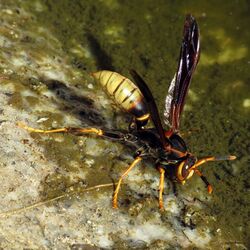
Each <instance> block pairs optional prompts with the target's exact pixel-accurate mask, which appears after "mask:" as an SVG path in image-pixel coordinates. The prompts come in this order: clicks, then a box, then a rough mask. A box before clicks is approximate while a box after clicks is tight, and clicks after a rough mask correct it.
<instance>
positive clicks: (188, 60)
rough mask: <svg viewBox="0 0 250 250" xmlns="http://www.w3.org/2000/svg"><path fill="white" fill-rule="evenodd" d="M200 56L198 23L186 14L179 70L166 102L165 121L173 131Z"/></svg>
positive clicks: (176, 127)
mask: <svg viewBox="0 0 250 250" xmlns="http://www.w3.org/2000/svg"><path fill="white" fill-rule="evenodd" d="M199 57H200V39H199V29H198V24H197V22H196V21H195V19H194V17H193V16H191V15H187V16H186V20H185V24H184V30H183V40H182V45H181V51H180V58H179V64H178V69H177V72H176V74H175V76H174V78H173V80H172V82H171V84H170V87H169V90H168V95H167V97H166V102H165V111H164V117H165V122H166V123H167V124H168V125H170V127H171V129H172V130H173V131H177V130H178V129H179V124H180V116H181V112H182V110H183V107H184V103H185V97H186V95H187V92H188V87H189V85H190V82H191V78H192V74H193V72H194V70H195V68H196V65H197V63H198V61H199Z"/></svg>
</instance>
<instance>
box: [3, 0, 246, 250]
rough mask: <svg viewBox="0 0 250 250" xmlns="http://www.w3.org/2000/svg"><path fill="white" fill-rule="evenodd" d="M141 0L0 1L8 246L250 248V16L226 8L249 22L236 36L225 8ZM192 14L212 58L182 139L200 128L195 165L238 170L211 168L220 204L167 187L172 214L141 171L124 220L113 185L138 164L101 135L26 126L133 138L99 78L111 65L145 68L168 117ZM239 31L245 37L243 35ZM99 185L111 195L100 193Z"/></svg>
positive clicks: (123, 196) (126, 189)
mask: <svg viewBox="0 0 250 250" xmlns="http://www.w3.org/2000/svg"><path fill="white" fill-rule="evenodd" d="M135 3H137V1H130V2H129V3H126V4H125V3H123V4H122V3H121V2H120V1H115V0H111V1H95V2H92V1H60V3H55V2H54V1H42V0H40V1H4V0H3V1H1V2H0V14H1V19H0V22H1V27H0V63H1V64H0V72H1V74H0V86H1V89H0V156H1V158H0V159H1V160H0V171H1V175H0V180H1V184H2V185H1V191H0V195H1V202H0V209H1V210H0V218H1V220H0V239H1V240H0V247H2V248H4V249H10V248H11V249H20V248H31V249H32V248H34V249H36V248H41V249H183V248H184V249H185V248H187V249H191V248H198V249H216V247H218V245H219V246H221V248H222V249H247V246H248V245H249V230H248V229H249V222H248V212H249V201H248V199H247V196H246V193H247V191H249V181H248V180H249V171H248V170H247V161H248V160H249V141H248V140H247V138H249V119H248V117H249V96H247V93H249V87H248V86H247V80H248V78H249V75H248V74H247V66H246V65H248V64H249V62H247V58H249V51H248V47H247V44H249V43H248V41H249V31H247V29H245V28H246V26H245V23H247V22H246V20H247V19H249V18H248V16H246V15H244V13H243V14H242V12H244V6H237V8H234V5H233V4H231V5H230V4H228V5H226V4H225V6H223V8H224V9H225V12H226V13H232V15H234V16H235V17H234V19H237V20H238V22H237V25H236V24H234V26H232V25H231V24H232V23H231V22H232V20H230V19H227V18H226V17H225V16H224V17H223V14H221V13H219V12H218V10H219V9H220V8H216V9H217V12H215V11H214V9H213V8H211V7H208V6H207V8H206V10H207V13H205V12H204V11H203V7H200V6H197V5H193V4H187V6H182V5H181V4H179V5H178V6H177V5H175V4H173V5H171V6H170V5H169V6H168V4H166V3H165V2H164V1H157V4H155V2H153V1H148V2H147V3H145V4H144V5H143V6H140V7H139V6H138V7H134V4H135ZM204 4H205V3H204ZM135 6H136V5H135ZM132 7H133V8H132ZM217 7H218V6H217ZM186 8H188V12H192V13H193V14H194V15H195V16H196V17H197V19H198V23H199V24H200V27H201V34H202V46H203V47H202V48H203V49H202V53H203V54H202V57H201V61H200V65H199V66H198V72H197V73H196V74H195V77H194V79H193V84H192V87H191V89H190V93H189V99H188V100H187V105H186V110H185V112H184V117H183V120H182V124H181V127H182V128H183V134H185V129H186V131H188V130H189V129H193V131H191V134H189V133H187V135H186V136H185V135H184V136H185V140H187V142H188V144H189V145H190V146H191V149H192V152H195V153H197V155H201V156H202V155H209V154H215V155H224V154H228V152H229V153H231V154H236V155H237V157H238V160H237V161H235V162H229V163H228V162H223V163H219V164H210V165H208V166H206V167H204V174H205V175H206V176H207V177H208V178H209V180H210V182H211V183H212V184H213V187H214V193H213V195H208V194H207V193H206V189H205V188H204V187H203V183H201V181H200V179H198V178H193V179H191V180H190V182H188V183H187V184H186V185H185V186H177V191H176V192H174V188H173V184H172V183H171V182H169V181H166V184H165V192H164V205H165V211H163V212H160V211H159V209H158V203H157V199H158V182H159V173H158V171H157V170H156V169H154V168H153V167H152V166H153V165H152V163H151V162H143V163H142V164H140V165H139V166H138V167H137V168H135V169H134V170H133V171H132V172H131V173H130V174H129V176H128V178H127V179H126V180H125V182H124V185H123V186H122V191H121V192H120V195H119V206H120V208H119V209H118V210H114V209H112V206H111V199H112V192H113V190H114V185H113V184H114V183H115V182H116V181H117V180H118V178H119V176H120V175H121V173H122V172H123V171H124V170H125V169H126V168H127V166H128V164H129V163H131V161H132V160H133V158H132V155H133V152H131V150H130V149H128V148H126V147H125V146H123V145H120V144H117V143H114V142H110V141H106V140H103V139H101V138H97V137H94V136H87V137H86V136H74V135H70V134H49V135H42V134H36V133H29V132H27V131H26V130H24V129H22V128H20V127H18V126H17V122H20V121H21V122H24V123H26V124H28V125H29V126H32V127H35V128H41V129H53V128H58V127H65V126H66V127H69V126H74V127H86V126H95V127H105V128H123V129H126V128H127V124H128V121H129V117H128V116H127V114H124V113H123V112H122V111H120V110H119V109H118V108H117V107H116V106H115V105H114V104H113V102H112V101H111V100H110V99H109V98H108V96H107V95H106V94H105V93H104V92H103V90H102V89H101V87H100V86H98V84H97V83H95V82H94V81H93V79H92V78H91V76H90V73H91V72H94V71H96V70H99V69H111V70H116V71H117V72H120V73H122V74H124V75H127V76H128V77H129V75H128V70H129V69H130V68H136V69H137V70H138V71H139V72H140V73H141V74H142V75H143V76H144V77H145V79H146V80H147V82H149V85H150V87H151V89H152V90H153V94H154V96H155V97H156V102H157V104H158V105H159V107H160V111H162V107H163V105H164V98H165V94H166V92H167V88H168V83H169V82H170V80H171V78H172V76H173V74H174V71H175V69H176V58H177V56H178V53H179V41H180V38H181V32H182V22H183V19H184V16H185V13H186V12H187V10H186ZM232 8H234V10H233V11H232ZM131 10H132V11H131ZM212 13H213V14H212ZM221 19H223V26H221V25H222V24H221V23H222V22H221ZM167 20H168V22H167ZM159 30H160V31H161V32H160V33H162V34H160V35H159ZM239 30H244V31H245V32H244V35H242V36H241V37H240V38H239V37H238V36H237V34H238V32H240V31H239ZM241 34H242V32H241ZM213 43H214V44H213ZM151 83H152V85H151ZM163 90H164V91H163ZM204 100H205V101H204ZM100 184H110V185H109V186H105V187H96V188H93V189H92V190H90V189H89V188H91V187H95V186H97V185H100Z"/></svg>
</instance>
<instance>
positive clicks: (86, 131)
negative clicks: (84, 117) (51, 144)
mask: <svg viewBox="0 0 250 250" xmlns="http://www.w3.org/2000/svg"><path fill="white" fill-rule="evenodd" d="M17 126H18V127H20V128H23V129H26V130H27V131H29V132H34V133H43V134H50V133H71V134H77V133H81V134H89V133H94V134H97V135H99V136H102V135H103V131H102V130H101V129H97V128H72V127H68V128H58V129H51V130H43V129H35V128H31V127H28V126H27V125H26V124H24V123H21V122H19V123H17Z"/></svg>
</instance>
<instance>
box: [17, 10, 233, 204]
mask: <svg viewBox="0 0 250 250" xmlns="http://www.w3.org/2000/svg"><path fill="white" fill-rule="evenodd" d="M199 56H200V39H199V29H198V25H197V22H196V20H195V19H194V17H192V16H191V15H187V16H186V19H185V24H184V30H183V40H182V43H181V50H180V57H179V63H178V68H177V72H176V74H175V76H174V79H173V80H172V82H171V84H170V87H169V90H168V94H167V97H166V102H165V103H166V104H165V112H164V118H165V122H166V123H167V125H169V126H170V129H169V130H167V131H165V130H164V129H163V126H162V123H161V119H160V115H159V112H158V109H157V106H156V103H155V101H154V98H153V96H152V93H151V91H150V89H149V88H148V86H147V84H146V83H145V81H144V80H143V79H142V78H141V76H140V75H139V74H138V73H137V72H136V71H135V70H131V75H132V77H133V79H134V81H135V83H133V82H132V81H131V80H129V79H128V78H126V77H123V76H122V75H120V74H118V73H116V72H111V71H106V70H104V71H99V72H96V73H94V74H93V76H94V78H95V79H96V80H97V81H98V82H100V83H101V84H102V85H103V87H104V88H105V89H106V91H107V92H108V93H109V94H110V95H111V96H112V97H113V98H114V100H115V101H116V103H117V104H118V106H119V107H120V108H122V109H124V110H125V111H127V112H129V113H130V114H131V115H132V116H133V120H132V122H131V123H130V125H129V131H128V132H127V133H124V132H118V131H112V130H111V131H106V130H103V129H99V128H72V127H69V128H59V129H53V130H41V129H34V128H31V127H28V126H26V125H24V124H21V123H19V126H20V127H23V128H25V129H26V130H28V131H30V132H37V133H62V132H65V133H73V134H77V135H79V134H80V135H81V134H91V133H93V134H96V135H97V136H102V137H104V138H108V139H112V140H118V141H120V142H123V143H130V144H133V145H134V144H135V145H136V149H137V150H136V155H135V160H134V161H133V162H132V163H131V164H130V166H129V167H128V169H127V170H126V171H125V172H124V173H123V175H122V176H121V177H120V179H119V182H118V184H117V186H116V189H115V192H114V195H113V207H114V208H117V203H118V202H117V200H118V192H119V190H120V186H121V183H122V180H123V179H124V178H125V177H126V176H127V174H128V173H129V172H130V171H131V170H132V169H133V168H134V167H135V166H136V165H137V164H138V163H139V162H140V161H141V160H142V159H143V158H145V157H152V158H153V159H155V161H156V167H157V168H158V170H159V172H160V183H159V207H160V209H162V208H163V197H162V196H163V188H164V177H165V170H167V169H168V168H172V169H173V170H174V176H175V179H176V180H177V181H179V182H181V183H182V184H184V183H185V181H186V180H187V179H189V178H190V177H191V176H192V175H193V173H196V174H198V175H199V176H200V177H201V179H202V180H203V181H204V183H205V184H206V186H207V188H208V191H209V193H211V192H212V187H211V185H210V184H209V183H208V181H207V179H206V178H205V177H204V176H203V175H202V173H201V172H200V171H199V170H198V169H197V167H198V166H200V165H201V164H203V163H205V162H207V161H218V160H233V159H235V157H234V156H224V157H214V156H209V157H205V158H202V159H200V160H198V159H197V158H196V157H194V156H193V155H192V154H191V153H189V152H188V151H187V148H186V145H185V142H184V141H183V139H182V138H181V137H180V135H178V130H179V124H180V116H181V113H182V111H183V107H184V103H185V98H186V95H187V92H188V88H189V85H190V81H191V78H192V74H193V72H194V70H195V68H196V66H197V63H198V61H199ZM149 119H151V120H152V122H153V124H154V127H155V129H154V130H152V129H146V128H145V125H146V124H147V122H148V120H149Z"/></svg>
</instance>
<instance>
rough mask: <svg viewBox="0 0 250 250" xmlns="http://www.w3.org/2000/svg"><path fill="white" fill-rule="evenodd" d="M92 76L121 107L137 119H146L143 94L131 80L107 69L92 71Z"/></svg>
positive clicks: (147, 117)
mask: <svg viewBox="0 0 250 250" xmlns="http://www.w3.org/2000/svg"><path fill="white" fill-rule="evenodd" d="M93 76H94V78H95V79H96V80H98V81H99V82H100V83H101V85H102V86H103V87H104V88H105V90H106V91H107V93H108V94H109V95H110V96H111V97H113V99H114V100H115V102H116V103H117V104H118V105H119V106H120V107H121V108H122V109H124V110H125V111H127V112H129V113H131V114H132V115H134V116H135V118H136V120H138V121H145V122H147V121H148V119H149V112H148V108H147V105H146V103H145V99H144V96H143V95H142V93H141V91H140V90H139V88H138V87H137V86H136V85H135V84H134V83H133V82H132V81H131V80H129V79H128V78H126V77H124V76H122V75H120V74H118V73H116V72H113V71H108V70H102V71H98V72H96V73H93Z"/></svg>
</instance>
